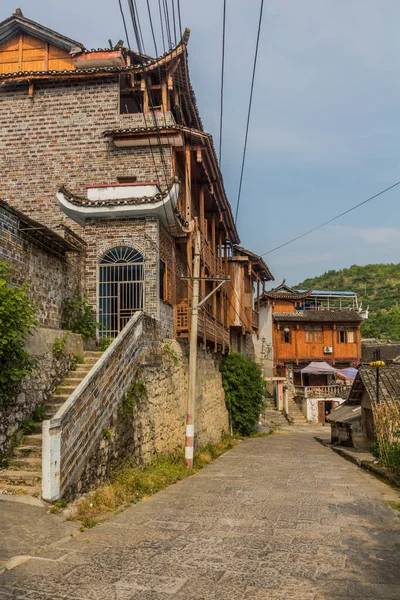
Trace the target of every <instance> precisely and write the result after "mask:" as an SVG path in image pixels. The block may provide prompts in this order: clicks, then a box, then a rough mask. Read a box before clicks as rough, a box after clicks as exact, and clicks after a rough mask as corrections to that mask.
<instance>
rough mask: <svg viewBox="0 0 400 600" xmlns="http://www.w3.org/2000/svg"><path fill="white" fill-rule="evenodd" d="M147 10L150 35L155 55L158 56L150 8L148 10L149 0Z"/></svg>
mask: <svg viewBox="0 0 400 600" xmlns="http://www.w3.org/2000/svg"><path fill="white" fill-rule="evenodd" d="M147 11H148V13H149V21H150V27H151V35H152V36H153V42H154V49H155V51H156V56H158V49H157V42H156V35H155V33H154V27H153V19H152V16H151V10H150V2H149V0H147Z"/></svg>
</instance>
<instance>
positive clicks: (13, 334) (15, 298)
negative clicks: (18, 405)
mask: <svg viewBox="0 0 400 600" xmlns="http://www.w3.org/2000/svg"><path fill="white" fill-rule="evenodd" d="M9 277H10V267H9V265H8V264H7V263H6V262H2V263H0V400H1V401H3V402H5V401H9V400H12V399H13V398H14V397H15V394H16V393H17V392H18V388H19V386H20V383H21V381H23V380H24V379H25V378H26V377H27V376H28V375H29V374H30V373H31V372H32V369H33V368H34V367H35V365H36V364H37V363H36V361H35V360H34V359H32V357H31V356H30V355H29V354H28V352H26V350H25V348H24V346H25V343H24V342H25V340H26V338H27V337H28V335H29V332H30V329H31V327H34V326H35V325H38V324H39V321H38V320H37V319H36V316H35V307H34V305H33V303H32V302H31V300H29V298H28V289H29V286H28V284H24V285H22V286H15V287H13V286H11V285H10V283H9Z"/></svg>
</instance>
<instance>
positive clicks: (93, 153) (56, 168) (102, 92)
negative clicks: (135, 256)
mask: <svg viewBox="0 0 400 600" xmlns="http://www.w3.org/2000/svg"><path fill="white" fill-rule="evenodd" d="M157 119H158V122H159V123H161V124H162V123H164V122H166V123H167V124H172V123H173V117H172V115H171V114H170V113H167V114H166V117H165V119H164V115H161V113H159V114H158V115H157ZM0 125H1V131H0V169H1V173H2V178H1V181H0V197H3V198H4V199H6V200H7V201H9V202H10V203H11V204H12V205H13V206H15V207H17V208H18V209H20V210H22V211H23V212H25V213H26V214H28V215H30V216H32V217H33V218H35V219H37V220H38V221H40V222H42V223H44V224H45V225H47V226H50V227H54V226H56V225H57V224H59V223H60V222H63V223H66V224H68V225H69V226H71V227H72V228H73V229H75V230H77V232H78V233H79V235H80V236H81V237H82V238H83V239H84V240H85V241H87V242H88V244H89V247H88V254H87V257H86V264H85V269H84V274H85V279H86V282H85V290H86V294H87V295H88V296H89V298H90V301H91V303H92V304H93V306H96V281H97V261H98V258H99V256H100V255H101V254H102V253H104V252H105V251H106V250H107V249H110V248H112V247H114V246H116V245H118V244H120V243H124V244H126V245H129V246H133V247H135V248H136V249H137V250H138V251H139V252H142V253H143V256H144V257H145V261H146V284H145V308H146V311H148V312H149V314H151V315H154V316H156V315H157V310H158V307H157V304H158V280H157V275H158V258H159V257H158V254H159V252H158V247H159V238H158V229H157V228H158V223H157V221H155V220H154V219H150V220H148V221H147V220H143V219H140V220H128V219H126V220H110V221H105V222H103V221H101V222H97V223H95V222H93V223H89V224H88V225H87V226H86V227H79V226H78V225H77V224H76V223H75V222H73V221H71V220H70V219H69V218H68V217H66V216H65V214H64V213H63V212H62V211H61V210H60V209H59V207H58V203H57V199H56V193H57V191H58V189H59V187H60V185H62V184H65V185H67V187H69V188H70V189H71V190H72V191H74V192H76V193H78V194H80V195H83V196H85V195H86V188H87V187H88V186H93V185H103V184H108V183H116V182H117V178H118V177H119V176H135V177H137V181H138V182H158V183H160V184H161V186H162V187H164V186H165V185H166V184H167V183H169V182H170V179H171V176H172V162H171V148H170V147H168V146H163V150H162V151H160V149H159V148H156V147H155V148H152V149H150V148H149V147H148V146H147V145H146V146H143V147H135V148H116V147H115V146H114V144H113V143H112V141H110V140H109V139H107V138H105V137H104V136H103V135H102V134H103V132H104V131H105V130H108V129H117V128H129V127H136V126H144V125H148V126H151V125H153V116H152V115H151V114H146V115H143V114H131V115H120V114H119V81H118V76H117V75H116V76H115V77H108V78H107V79H103V80H102V79H92V80H90V79H86V80H81V81H72V80H70V81H68V80H64V81H60V82H42V83H41V84H40V87H39V86H37V88H36V90H35V95H34V97H33V99H32V100H30V99H29V98H28V94H27V90H26V86H25V85H24V84H22V85H18V84H17V85H16V84H12V85H7V86H6V87H5V88H3V89H2V90H1V93H0ZM172 288H173V286H172V285H171V289H172Z"/></svg>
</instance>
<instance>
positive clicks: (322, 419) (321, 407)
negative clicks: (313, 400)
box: [318, 400, 325, 423]
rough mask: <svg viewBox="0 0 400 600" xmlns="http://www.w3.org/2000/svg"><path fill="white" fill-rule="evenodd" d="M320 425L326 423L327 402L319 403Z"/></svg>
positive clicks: (320, 401) (321, 401)
mask: <svg viewBox="0 0 400 600" xmlns="http://www.w3.org/2000/svg"><path fill="white" fill-rule="evenodd" d="M318 423H325V402H324V401H323V400H319V402H318Z"/></svg>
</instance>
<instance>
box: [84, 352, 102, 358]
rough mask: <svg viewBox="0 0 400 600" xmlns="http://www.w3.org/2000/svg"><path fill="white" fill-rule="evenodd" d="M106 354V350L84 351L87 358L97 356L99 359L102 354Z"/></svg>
mask: <svg viewBox="0 0 400 600" xmlns="http://www.w3.org/2000/svg"><path fill="white" fill-rule="evenodd" d="M103 354H104V352H103V351H102V350H89V351H87V352H84V353H83V355H84V357H85V359H86V358H95V359H96V360H98V359H99V358H100V356H102V355H103Z"/></svg>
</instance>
